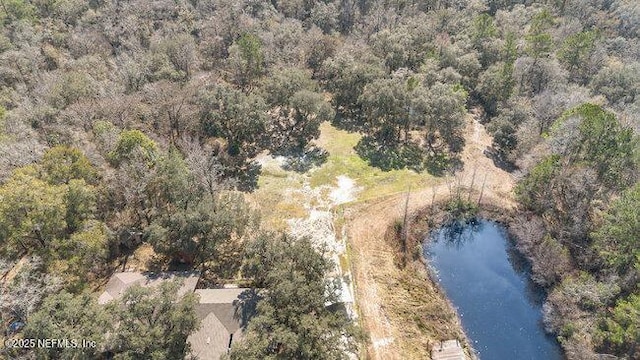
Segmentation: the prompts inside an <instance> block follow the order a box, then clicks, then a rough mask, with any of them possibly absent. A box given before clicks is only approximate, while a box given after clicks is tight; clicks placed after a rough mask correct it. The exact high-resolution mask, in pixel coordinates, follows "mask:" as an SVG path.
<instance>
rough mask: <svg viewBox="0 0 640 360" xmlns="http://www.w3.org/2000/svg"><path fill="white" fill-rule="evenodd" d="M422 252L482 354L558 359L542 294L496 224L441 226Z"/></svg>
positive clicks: (486, 357)
mask: <svg viewBox="0 0 640 360" xmlns="http://www.w3.org/2000/svg"><path fill="white" fill-rule="evenodd" d="M430 236H431V237H430V239H431V240H432V241H431V242H429V243H428V244H427V246H426V247H425V254H424V255H425V257H426V258H427V259H428V260H430V264H431V266H432V268H433V269H432V271H433V272H434V273H435V275H436V276H437V279H438V281H439V282H440V285H441V286H442V288H443V289H444V290H445V292H446V293H447V296H448V298H449V299H450V300H451V302H452V303H453V304H454V306H455V307H456V308H457V310H458V314H460V317H461V319H462V325H463V326H464V329H465V332H466V333H467V336H468V337H469V338H470V341H471V342H472V343H473V347H474V348H475V350H476V351H477V352H478V353H479V356H480V359H482V360H503V359H504V360H529V359H536V360H537V359H540V360H560V359H563V356H562V352H561V350H560V345H559V344H558V343H557V341H556V340H555V339H554V338H553V337H552V336H548V335H546V334H545V332H544V329H543V325H542V301H543V296H544V295H543V294H542V293H541V291H538V290H537V289H535V287H534V285H533V284H532V283H531V281H530V280H529V269H528V267H527V264H526V262H524V261H523V259H522V258H521V257H520V256H519V255H518V254H517V253H516V252H515V250H514V249H513V247H512V245H511V244H510V243H509V241H507V237H506V234H505V232H504V230H503V229H502V228H501V227H500V225H498V224H496V223H494V222H490V221H485V220H480V221H478V222H477V223H474V224H473V225H464V226H449V227H443V228H440V229H439V230H437V231H434V232H433V233H432V234H431V235H430Z"/></svg>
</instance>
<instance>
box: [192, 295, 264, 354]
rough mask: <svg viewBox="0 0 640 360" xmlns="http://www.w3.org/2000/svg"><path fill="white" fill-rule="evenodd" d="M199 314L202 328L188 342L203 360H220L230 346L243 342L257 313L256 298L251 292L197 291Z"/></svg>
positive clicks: (197, 312)
mask: <svg viewBox="0 0 640 360" xmlns="http://www.w3.org/2000/svg"><path fill="white" fill-rule="evenodd" d="M195 293H196V294H198V295H199V296H200V302H199V304H198V305H196V314H197V316H198V319H200V321H201V324H200V328H199V329H198V330H197V331H196V332H194V333H193V334H191V335H190V336H189V338H188V340H187V341H188V342H189V344H191V352H192V354H193V355H195V356H196V357H197V358H198V359H200V360H218V359H220V357H221V356H222V355H224V354H226V353H227V351H229V348H231V344H232V343H233V342H235V341H238V340H240V339H242V337H243V336H242V335H243V334H242V332H243V329H244V328H245V327H246V325H247V323H248V321H249V318H250V317H251V316H252V315H253V314H254V312H255V306H256V302H257V299H258V297H257V295H256V292H255V290H252V289H242V288H234V289H198V290H196V291H195Z"/></svg>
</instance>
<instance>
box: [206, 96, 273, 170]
mask: <svg viewBox="0 0 640 360" xmlns="http://www.w3.org/2000/svg"><path fill="white" fill-rule="evenodd" d="M199 103H200V106H201V112H200V124H201V126H202V129H203V131H204V133H205V134H206V135H208V136H213V137H219V138H223V139H225V141H226V143H227V145H226V152H227V154H229V155H230V156H233V157H237V158H239V159H241V160H242V161H244V160H246V159H248V158H253V157H254V156H256V155H257V154H258V153H260V151H262V150H263V149H264V148H265V132H266V129H267V121H268V120H267V106H266V104H265V102H264V100H263V99H262V97H260V96H258V95H254V94H248V95H247V94H244V93H242V92H241V91H238V90H236V89H233V88H232V87H230V86H228V85H218V86H215V87H213V88H211V89H207V90H204V91H203V92H202V93H201V94H200V99H199Z"/></svg>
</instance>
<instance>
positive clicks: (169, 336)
mask: <svg viewBox="0 0 640 360" xmlns="http://www.w3.org/2000/svg"><path fill="white" fill-rule="evenodd" d="M178 289H179V284H178V283H177V282H165V283H163V284H161V285H160V286H158V287H156V288H143V287H140V286H134V287H131V288H129V289H127V290H126V291H125V293H124V294H123V296H122V297H121V298H120V299H119V300H117V301H113V302H111V303H110V304H109V305H108V312H109V314H110V315H111V316H112V318H111V322H112V324H114V330H113V334H112V337H111V340H110V350H111V351H112V352H113V353H114V354H115V356H114V359H127V360H128V359H131V360H133V359H184V358H185V356H186V355H187V354H189V344H188V343H187V337H188V336H189V334H191V332H193V331H194V330H196V329H197V328H198V325H199V323H198V319H197V317H196V313H195V305H196V304H197V301H198V300H197V298H196V295H194V294H192V293H190V294H186V295H184V296H181V295H179V294H178Z"/></svg>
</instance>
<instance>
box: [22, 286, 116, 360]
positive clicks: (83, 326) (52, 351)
mask: <svg viewBox="0 0 640 360" xmlns="http://www.w3.org/2000/svg"><path fill="white" fill-rule="evenodd" d="M112 324H113V319H112V318H111V316H110V315H109V314H108V313H107V312H106V311H105V309H104V308H103V307H102V306H100V305H98V303H97V301H96V300H95V298H94V297H93V296H90V295H89V294H83V295H77V296H74V295H72V294H70V293H68V292H62V293H59V294H55V295H51V296H49V297H48V298H47V299H46V300H45V301H44V302H43V304H42V305H41V306H40V308H39V309H38V311H37V312H36V313H34V314H33V315H32V316H31V317H30V318H29V319H28V321H27V326H26V327H25V330H24V335H25V338H32V339H68V340H69V341H71V340H72V339H73V340H77V341H82V340H86V341H93V342H95V345H96V346H95V347H92V346H86V347H82V343H78V347H76V348H74V347H73V346H71V344H69V346H68V347H57V346H54V347H50V348H46V347H37V348H36V349H35V355H36V357H37V358H38V359H69V360H71V359H95V358H97V357H99V356H100V354H101V352H102V350H103V349H104V345H105V340H106V336H105V334H108V333H109V332H110V331H111V330H112Z"/></svg>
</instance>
